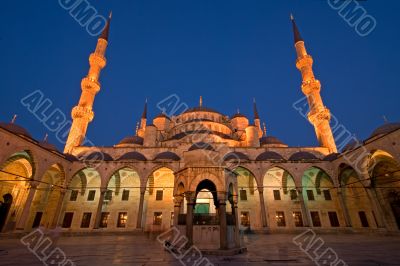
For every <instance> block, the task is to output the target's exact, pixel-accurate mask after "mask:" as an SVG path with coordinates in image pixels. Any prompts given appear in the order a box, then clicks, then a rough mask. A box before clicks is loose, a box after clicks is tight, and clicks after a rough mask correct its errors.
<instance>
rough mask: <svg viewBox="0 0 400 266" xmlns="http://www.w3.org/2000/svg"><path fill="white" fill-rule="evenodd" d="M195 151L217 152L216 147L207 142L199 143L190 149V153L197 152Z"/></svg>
mask: <svg viewBox="0 0 400 266" xmlns="http://www.w3.org/2000/svg"><path fill="white" fill-rule="evenodd" d="M195 150H208V151H215V149H214V147H213V146H211V145H210V144H208V143H206V142H197V143H195V144H193V145H192V146H191V147H190V148H189V151H195Z"/></svg>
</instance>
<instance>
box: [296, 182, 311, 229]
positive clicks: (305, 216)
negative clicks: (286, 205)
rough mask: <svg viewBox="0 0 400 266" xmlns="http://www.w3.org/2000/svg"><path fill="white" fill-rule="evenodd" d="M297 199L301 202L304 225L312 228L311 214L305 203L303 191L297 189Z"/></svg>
mask: <svg viewBox="0 0 400 266" xmlns="http://www.w3.org/2000/svg"><path fill="white" fill-rule="evenodd" d="M297 194H298V195H297V197H298V199H299V200H300V206H301V212H302V213H303V224H304V226H306V227H309V226H311V223H310V212H309V211H308V207H307V204H306V203H305V201H304V196H303V190H302V189H301V188H300V189H297Z"/></svg>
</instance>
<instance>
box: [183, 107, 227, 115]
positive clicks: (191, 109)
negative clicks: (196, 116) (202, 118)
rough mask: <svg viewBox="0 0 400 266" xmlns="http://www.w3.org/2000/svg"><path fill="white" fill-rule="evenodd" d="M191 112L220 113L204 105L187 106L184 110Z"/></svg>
mask: <svg viewBox="0 0 400 266" xmlns="http://www.w3.org/2000/svg"><path fill="white" fill-rule="evenodd" d="M193 112H210V113H216V114H220V115H222V114H221V113H220V112H218V111H217V110H215V109H212V108H208V107H204V106H197V107H193V108H189V109H187V110H186V111H185V112H184V114H186V113H193Z"/></svg>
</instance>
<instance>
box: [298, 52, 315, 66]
mask: <svg viewBox="0 0 400 266" xmlns="http://www.w3.org/2000/svg"><path fill="white" fill-rule="evenodd" d="M313 62H314V61H313V59H312V57H311V55H308V54H307V55H305V56H302V57H299V58H298V59H297V60H296V67H297V68H298V69H299V70H301V69H302V68H304V67H307V66H308V67H311V66H312V64H313Z"/></svg>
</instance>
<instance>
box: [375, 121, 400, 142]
mask: <svg viewBox="0 0 400 266" xmlns="http://www.w3.org/2000/svg"><path fill="white" fill-rule="evenodd" d="M397 129H400V123H387V124H384V125H382V126H380V127H378V128H376V129H375V130H374V131H373V132H372V134H371V136H369V137H370V138H372V137H376V136H379V135H385V134H388V133H390V132H392V131H395V130H397Z"/></svg>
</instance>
